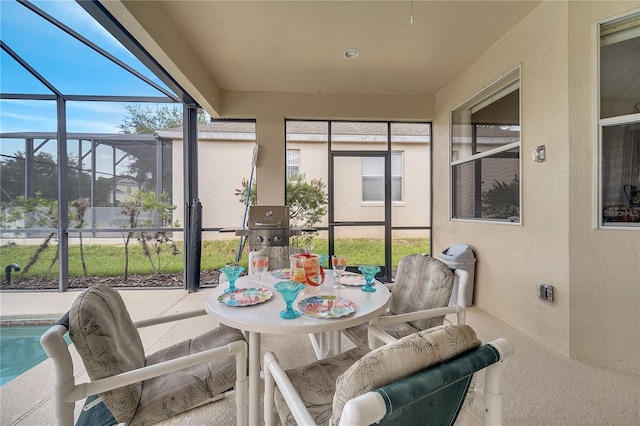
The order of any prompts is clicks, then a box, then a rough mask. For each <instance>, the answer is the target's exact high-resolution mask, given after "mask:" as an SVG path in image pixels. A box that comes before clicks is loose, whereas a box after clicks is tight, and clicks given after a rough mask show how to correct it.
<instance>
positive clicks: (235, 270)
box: [220, 263, 244, 293]
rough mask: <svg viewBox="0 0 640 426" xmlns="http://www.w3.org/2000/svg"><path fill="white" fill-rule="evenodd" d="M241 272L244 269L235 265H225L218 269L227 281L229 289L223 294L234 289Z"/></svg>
mask: <svg viewBox="0 0 640 426" xmlns="http://www.w3.org/2000/svg"><path fill="white" fill-rule="evenodd" d="M242 271H244V267H242V266H240V265H238V264H237V263H227V264H226V265H224V267H222V268H220V272H222V273H224V274H225V275H226V276H227V278H228V279H229V288H227V289H226V290H225V291H224V292H225V293H231V292H232V291H234V290H235V289H236V280H237V279H238V277H239V276H240V274H241V273H242Z"/></svg>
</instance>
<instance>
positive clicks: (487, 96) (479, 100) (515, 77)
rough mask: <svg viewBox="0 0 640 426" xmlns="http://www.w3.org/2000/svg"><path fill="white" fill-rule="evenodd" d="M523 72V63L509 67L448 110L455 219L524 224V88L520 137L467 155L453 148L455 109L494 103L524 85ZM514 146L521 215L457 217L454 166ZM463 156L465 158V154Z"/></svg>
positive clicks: (451, 212) (451, 211)
mask: <svg viewBox="0 0 640 426" xmlns="http://www.w3.org/2000/svg"><path fill="white" fill-rule="evenodd" d="M521 81H522V78H521V73H520V66H518V67H516V68H514V69H513V70H511V71H509V72H508V73H506V74H505V75H503V76H502V77H500V78H499V79H498V80H496V81H495V82H493V83H492V84H490V85H489V86H487V87H485V88H483V89H482V90H480V91H479V92H478V93H477V94H475V95H474V96H472V97H471V98H469V99H468V100H466V101H465V102H463V103H461V104H460V105H458V106H456V107H455V108H454V109H452V110H451V112H450V114H449V123H450V126H449V132H450V137H449V218H450V219H451V220H454V221H461V222H489V223H498V224H506V225H521V224H522V215H523V209H522V198H523V197H522V90H520V99H519V103H520V105H519V117H518V122H519V126H520V129H519V135H520V138H519V140H518V141H515V142H511V143H508V144H505V145H502V146H500V147H497V148H494V149H490V150H487V151H483V152H480V153H477V154H473V155H470V156H467V157H464V156H463V155H461V153H460V152H459V151H456V150H454V131H453V127H454V120H453V115H454V113H455V112H456V111H459V110H461V109H464V108H468V109H471V110H474V109H475V110H479V109H481V108H482V107H484V106H486V105H488V104H491V103H493V102H495V101H497V100H498V99H500V98H502V97H503V96H506V95H507V94H509V93H511V92H512V91H513V90H515V89H513V86H514V85H517V88H518V89H521ZM514 148H518V149H519V162H518V170H519V172H518V177H519V190H518V192H519V197H518V209H519V216H518V219H517V220H515V219H513V220H508V219H490V218H482V217H475V218H474V217H454V188H453V185H454V167H455V166H457V165H460V164H465V163H472V162H474V161H476V160H478V159H481V158H484V157H489V156H491V155H494V154H497V153H500V152H506V151H510V150H512V149H514ZM462 157H464V158H462Z"/></svg>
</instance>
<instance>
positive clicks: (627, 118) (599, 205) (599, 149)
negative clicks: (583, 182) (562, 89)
mask: <svg viewBox="0 0 640 426" xmlns="http://www.w3.org/2000/svg"><path fill="white" fill-rule="evenodd" d="M639 19H640V9H638V10H635V11H632V12H628V13H625V14H622V15H619V16H617V17H614V18H610V19H606V20H604V21H600V22H597V23H596V25H595V26H594V37H593V40H594V43H595V52H596V54H595V64H594V67H593V81H595V83H596V84H595V87H596V90H594V102H593V105H594V106H595V108H594V112H593V114H594V122H595V123H597V126H596V130H595V135H594V138H593V140H594V144H595V146H594V152H596V153H597V158H596V159H595V161H594V162H593V163H594V170H593V179H594V181H593V185H594V187H595V188H597V189H598V190H597V191H595V194H594V197H596V199H595V200H594V201H593V203H592V205H593V207H594V212H593V215H592V217H593V227H594V229H606V230H620V229H624V230H635V231H640V223H637V222H635V223H634V222H608V223H606V224H605V222H604V208H605V206H604V205H603V199H604V192H603V191H604V189H603V179H604V176H603V174H602V167H603V157H604V149H603V130H604V128H605V127H609V126H619V125H624V124H632V123H640V113H637V114H625V115H620V116H613V117H606V118H601V114H600V113H601V111H600V102H601V93H600V90H601V87H600V77H601V76H600V65H601V64H600V49H601V46H602V40H601V39H602V34H601V28H602V27H603V26H610V25H611V24H615V23H616V22H619V24H620V26H621V27H622V28H623V30H622V31H619V32H616V33H614V34H612V35H609V36H608V37H609V38H610V39H611V40H617V39H619V37H620V33H624V32H625V31H626V32H630V31H633V34H631V37H636V36H640V26H637V25H634V26H633V28H630V24H629V23H630V22H631V21H637V20H639ZM605 37H606V36H605ZM638 184H639V185H640V182H638Z"/></svg>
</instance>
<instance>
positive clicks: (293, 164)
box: [286, 149, 300, 180]
mask: <svg viewBox="0 0 640 426" xmlns="http://www.w3.org/2000/svg"><path fill="white" fill-rule="evenodd" d="M290 154H292V155H290ZM293 154H295V157H296V158H293V157H294V155H293ZM286 161H287V166H286V174H287V176H286V178H287V180H289V177H291V176H293V175H299V174H300V150H299V149H287V158H286ZM293 168H297V169H298V171H297V172H293V170H290V169H293Z"/></svg>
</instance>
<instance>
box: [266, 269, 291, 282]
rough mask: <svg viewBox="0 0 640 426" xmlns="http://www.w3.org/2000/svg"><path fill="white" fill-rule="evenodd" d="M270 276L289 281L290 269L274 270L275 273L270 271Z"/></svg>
mask: <svg viewBox="0 0 640 426" xmlns="http://www.w3.org/2000/svg"><path fill="white" fill-rule="evenodd" d="M269 274H271V276H272V277H273V278H276V279H279V280H288V279H289V277H290V275H289V268H282V269H274V270H273V271H269Z"/></svg>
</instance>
